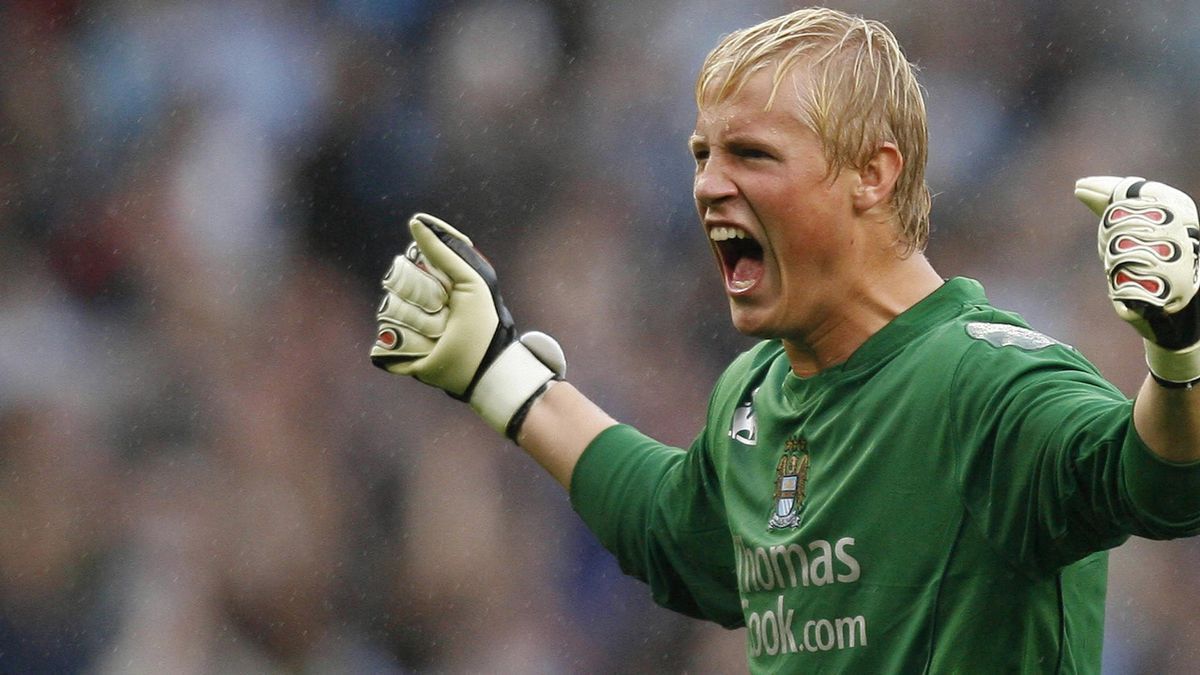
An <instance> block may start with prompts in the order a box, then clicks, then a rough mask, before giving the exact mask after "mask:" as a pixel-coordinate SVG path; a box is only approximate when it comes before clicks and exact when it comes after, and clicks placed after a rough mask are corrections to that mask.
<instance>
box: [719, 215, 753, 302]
mask: <svg viewBox="0 0 1200 675" xmlns="http://www.w3.org/2000/svg"><path fill="white" fill-rule="evenodd" d="M708 238H709V240H710V241H712V245H713V250H714V251H716V253H717V258H719V259H720V262H721V271H722V273H723V274H724V276H725V289H726V290H727V291H729V293H730V294H732V295H739V294H742V293H748V292H749V291H750V290H751V289H753V288H754V287H755V286H756V285H758V282H759V281H761V280H762V277H763V249H762V246H761V245H759V243H758V242H757V241H755V240H754V238H753V237H751V236H750V233H748V232H746V231H745V230H743V229H740V228H736V227H714V228H712V229H711V230H709V231H708Z"/></svg>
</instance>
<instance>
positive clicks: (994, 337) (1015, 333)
mask: <svg viewBox="0 0 1200 675" xmlns="http://www.w3.org/2000/svg"><path fill="white" fill-rule="evenodd" d="M967 335H970V336H971V337H973V338H975V339H976V340H983V341H985V342H987V343H989V344H991V345H992V346H994V347H1010V346H1011V347H1020V348H1021V349H1025V350H1029V351H1033V350H1037V349H1045V348H1046V347H1049V346H1051V345H1062V346H1064V347H1067V348H1068V349H1072V347H1071V345H1068V344H1065V343H1062V342H1059V341H1058V340H1055V339H1054V338H1052V337H1050V336H1048V335H1044V334H1042V333H1039V332H1037V331H1035V330H1030V329H1028V328H1022V327H1020V326H1013V325H1011V324H1007V323H985V322H983V321H972V322H971V323H968V324H967Z"/></svg>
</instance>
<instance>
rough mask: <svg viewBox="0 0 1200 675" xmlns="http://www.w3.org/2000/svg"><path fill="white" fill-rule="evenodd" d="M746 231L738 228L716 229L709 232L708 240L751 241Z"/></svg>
mask: <svg viewBox="0 0 1200 675" xmlns="http://www.w3.org/2000/svg"><path fill="white" fill-rule="evenodd" d="M749 237H750V235H748V234H746V231H745V230H739V229H738V228H736V227H714V228H713V229H711V230H709V231H708V238H709V239H711V240H713V241H728V240H730V239H749Z"/></svg>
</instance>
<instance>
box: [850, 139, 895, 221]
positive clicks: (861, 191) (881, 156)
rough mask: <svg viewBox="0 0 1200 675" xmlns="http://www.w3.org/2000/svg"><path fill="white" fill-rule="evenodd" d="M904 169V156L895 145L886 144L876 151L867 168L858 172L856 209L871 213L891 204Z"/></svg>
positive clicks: (855, 193)
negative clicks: (877, 208)
mask: <svg viewBox="0 0 1200 675" xmlns="http://www.w3.org/2000/svg"><path fill="white" fill-rule="evenodd" d="M902 168H904V156H903V155H901V154H900V149H899V148H897V147H896V144H895V143H892V142H885V143H884V144H883V145H882V146H880V148H879V150H876V151H875V155H874V156H873V157H871V159H870V160H869V161H868V162H867V164H866V166H864V167H862V168H861V169H859V171H858V185H857V186H855V188H854V208H855V209H856V210H857V211H859V212H866V211H870V210H872V209H874V208H876V207H878V206H881V205H883V206H886V205H887V204H888V203H890V201H891V198H892V193H893V192H894V191H895V189H896V181H897V180H899V178H900V170H901V169H902Z"/></svg>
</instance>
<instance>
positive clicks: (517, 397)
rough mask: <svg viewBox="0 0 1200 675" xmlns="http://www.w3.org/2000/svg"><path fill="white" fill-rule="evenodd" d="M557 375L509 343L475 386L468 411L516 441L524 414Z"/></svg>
mask: <svg viewBox="0 0 1200 675" xmlns="http://www.w3.org/2000/svg"><path fill="white" fill-rule="evenodd" d="M556 378H557V375H556V374H555V372H554V371H552V370H550V368H548V367H547V366H546V365H545V364H544V363H542V362H541V361H540V360H538V358H537V357H536V356H534V354H533V352H531V351H529V348H528V347H526V346H525V345H523V344H521V343H520V342H512V343H511V344H509V345H508V346H507V347H505V348H504V351H502V352H500V355H499V356H497V357H496V360H495V361H493V362H492V363H491V365H490V366H488V369H487V370H486V371H485V372H484V373H483V375H482V376H481V377H480V378H479V381H478V382H477V383H476V384H475V390H474V391H473V392H471V399H470V403H471V408H472V409H474V410H475V412H476V413H478V414H479V416H480V417H482V418H483V421H484V422H487V425H488V426H490V427H491V428H493V429H495V430H496V431H497V432H499V433H501V434H504V435H505V436H507V437H508V438H516V434H517V431H518V430H519V429H520V423H521V422H522V421H524V417H525V416H524V413H525V412H528V409H529V406H530V404H532V402H533V400H534V399H535V398H537V397H538V396H539V395H540V394H542V393H543V392H544V391H545V390H546V383H547V382H549V381H551V380H553V379H556Z"/></svg>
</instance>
